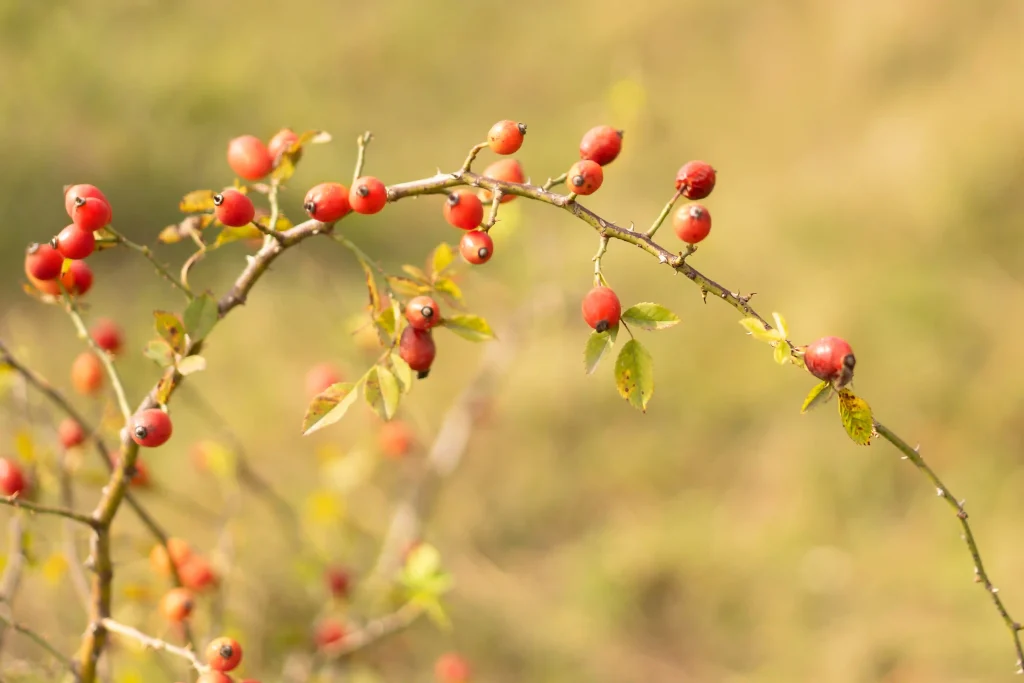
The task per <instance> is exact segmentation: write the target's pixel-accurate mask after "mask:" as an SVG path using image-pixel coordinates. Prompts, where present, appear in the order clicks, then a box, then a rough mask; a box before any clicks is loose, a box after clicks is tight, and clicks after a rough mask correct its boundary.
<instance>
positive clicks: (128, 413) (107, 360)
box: [61, 285, 132, 426]
mask: <svg viewBox="0 0 1024 683" xmlns="http://www.w3.org/2000/svg"><path fill="white" fill-rule="evenodd" d="M61 291H62V292H64V294H65V296H64V301H66V302H67V306H66V308H65V310H66V311H67V312H68V315H69V316H70V317H71V322H73V323H74V324H75V329H76V330H78V336H79V337H81V338H82V339H84V340H85V342H86V343H87V344H88V345H89V348H90V349H92V352H93V353H95V354H96V355H97V356H98V357H99V359H100V361H101V362H102V363H103V367H104V368H105V369H106V371H107V376H108V377H109V378H110V384H111V386H113V387H114V395H115V396H116V397H117V406H118V407H119V408H120V409H121V415H122V416H123V417H124V421H125V426H127V425H128V423H129V422H131V419H132V409H131V408H129V407H128V397H127V396H125V393H124V385H123V384H122V383H121V376H120V375H119V374H118V372H117V368H115V367H114V360H113V358H112V357H111V356H110V354H108V353H107V352H106V351H104V350H103V349H101V348H100V347H99V345H98V344H97V343H96V340H94V339H93V338H92V335H91V334H89V330H88V329H86V327H85V321H84V320H82V316H81V314H80V313H79V312H78V306H77V305H76V304H75V301H74V298H73V297H70V296H67V291H66V290H64V287H63V285H61Z"/></svg>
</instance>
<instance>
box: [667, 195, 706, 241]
mask: <svg viewBox="0 0 1024 683" xmlns="http://www.w3.org/2000/svg"><path fill="white" fill-rule="evenodd" d="M672 229H673V230H675V231H676V236H677V237H679V239H681V240H682V241H684V242H686V243H687V244H697V243H698V242H700V241H702V240H703V239H704V238H705V237H707V236H708V233H710V232H711V214H710V213H708V210H707V209H705V208H704V207H703V206H701V205H700V204H685V205H683V206H680V207H679V209H678V210H677V211H676V213H675V215H673V216H672Z"/></svg>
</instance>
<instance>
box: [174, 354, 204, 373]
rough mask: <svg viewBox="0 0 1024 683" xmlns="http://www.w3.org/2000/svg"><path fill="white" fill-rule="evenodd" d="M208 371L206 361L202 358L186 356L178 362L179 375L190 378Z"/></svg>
mask: <svg viewBox="0 0 1024 683" xmlns="http://www.w3.org/2000/svg"><path fill="white" fill-rule="evenodd" d="M205 369H206V359H205V358H203V357H202V356H186V357H185V358H182V359H181V360H180V361H178V373H179V374H181V375H183V376H186V377H187V376H188V375H192V374H195V373H197V372H201V371H203V370H205Z"/></svg>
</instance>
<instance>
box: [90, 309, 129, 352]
mask: <svg viewBox="0 0 1024 683" xmlns="http://www.w3.org/2000/svg"><path fill="white" fill-rule="evenodd" d="M89 336H91V337H92V340H93V341H94V342H96V346H98V347H100V348H101V349H103V350H104V351H106V352H107V353H109V354H110V355H112V356H116V355H117V354H119V353H120V352H121V348H122V347H123V346H124V335H123V334H122V332H121V327H120V326H119V325H118V324H117V323H116V322H114V321H113V320H110V319H109V318H100V319H99V320H97V321H96V322H95V323H94V324H93V326H92V330H90V333H89Z"/></svg>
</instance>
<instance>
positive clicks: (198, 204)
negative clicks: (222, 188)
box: [178, 190, 217, 213]
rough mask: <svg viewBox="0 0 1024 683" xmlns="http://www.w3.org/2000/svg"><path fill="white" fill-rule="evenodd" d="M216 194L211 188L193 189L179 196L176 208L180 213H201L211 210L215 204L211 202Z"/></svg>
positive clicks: (215, 206)
mask: <svg viewBox="0 0 1024 683" xmlns="http://www.w3.org/2000/svg"><path fill="white" fill-rule="evenodd" d="M215 194H217V193H216V192H214V191H213V190H194V191H192V192H189V193H188V194H187V195H185V196H184V197H182V198H181V201H180V202H178V210H179V211H181V212H182V213H203V212H204V211H213V210H214V209H215V208H217V205H216V204H214V203H213V197H214V195H215Z"/></svg>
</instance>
